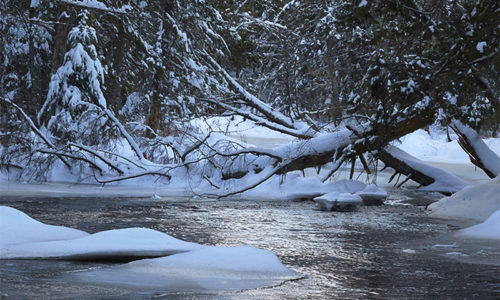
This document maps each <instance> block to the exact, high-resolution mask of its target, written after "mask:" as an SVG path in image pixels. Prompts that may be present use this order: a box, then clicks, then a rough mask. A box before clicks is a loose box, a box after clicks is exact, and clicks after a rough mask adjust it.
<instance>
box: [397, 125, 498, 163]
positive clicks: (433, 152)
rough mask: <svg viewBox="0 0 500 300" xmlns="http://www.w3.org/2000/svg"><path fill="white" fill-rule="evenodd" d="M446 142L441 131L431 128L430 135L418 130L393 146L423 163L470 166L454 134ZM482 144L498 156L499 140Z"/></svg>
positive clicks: (489, 140) (486, 141)
mask: <svg viewBox="0 0 500 300" xmlns="http://www.w3.org/2000/svg"><path fill="white" fill-rule="evenodd" d="M451 138H452V139H453V140H452V141H451V142H448V141H447V139H446V133H445V132H444V131H443V130H438V129H434V128H431V131H430V133H429V132H427V131H425V130H423V129H419V130H416V131H414V132H412V133H410V134H408V135H406V136H404V137H402V138H401V142H398V143H395V144H394V145H395V146H397V147H398V148H400V149H401V150H403V151H405V152H407V153H409V154H410V155H412V156H415V157H417V158H418V159H420V160H423V161H425V162H440V163H450V164H470V161H469V157H468V156H467V154H466V153H465V152H464V151H463V150H462V148H461V147H460V145H459V144H458V141H457V137H456V135H455V134H451ZM483 141H484V143H485V144H486V145H487V146H488V147H489V148H490V149H491V150H492V151H493V152H495V153H496V154H497V155H500V139H495V138H488V139H484V140H483Z"/></svg>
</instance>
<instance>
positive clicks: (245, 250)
mask: <svg viewBox="0 0 500 300" xmlns="http://www.w3.org/2000/svg"><path fill="white" fill-rule="evenodd" d="M0 237H1V239H0V259H84V260H98V259H110V260H130V259H133V258H146V257H160V256H166V255H170V256H166V257H160V258H156V259H143V260H138V261H134V262H132V263H128V264H125V265H118V266H114V267H110V268H104V269H99V270H95V271H90V272H80V273H76V275H72V276H76V277H77V278H78V279H79V280H83V281H91V282H97V283H108V284H118V285H126V286H143V287H161V288H168V289H179V290H184V291H185V290H186V289H196V290H198V289H203V290H207V289H208V290H220V289H231V290H238V289H248V288H257V287H264V286H271V285H276V284H280V283H281V282H283V281H284V280H290V279H295V278H299V277H300V275H299V273H296V272H294V271H291V270H289V269H288V268H286V267H285V266H284V265H283V264H282V263H281V262H280V260H279V259H278V257H277V256H276V255H275V254H274V253H272V252H271V251H268V250H263V249H257V248H254V247H250V246H240V247H216V246H204V245H200V244H196V243H190V242H185V241H181V240H178V239H176V238H173V237H171V236H169V235H167V234H165V233H162V232H159V231H155V230H152V229H147V228H126V229H117V230H107V231H101V232H98V233H95V234H88V233H86V232H83V231H80V230H76V229H71V228H67V227H62V226H52V225H46V224H43V223H40V222H38V221H36V220H34V219H32V218H30V217H29V216H27V215H26V214H24V213H23V212H21V211H19V210H16V209H14V208H11V207H7V206H0Z"/></svg>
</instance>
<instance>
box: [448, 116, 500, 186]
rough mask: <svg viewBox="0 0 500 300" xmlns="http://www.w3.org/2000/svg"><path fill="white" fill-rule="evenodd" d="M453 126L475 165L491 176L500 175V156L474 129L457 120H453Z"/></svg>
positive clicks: (463, 147) (461, 144)
mask: <svg viewBox="0 0 500 300" xmlns="http://www.w3.org/2000/svg"><path fill="white" fill-rule="evenodd" d="M451 128H452V129H453V131H455V133H456V134H457V135H458V143H459V144H460V146H461V147H462V149H464V151H465V152H466V153H467V154H468V155H469V158H470V161H471V162H472V163H473V164H474V165H476V166H477V167H479V168H481V169H482V170H483V171H484V172H485V173H486V175H488V176H489V177H490V178H494V177H496V176H498V175H500V157H498V155H497V154H496V153H495V152H493V151H492V150H491V149H490V148H489V147H488V146H487V145H486V144H485V143H484V141H483V140H482V139H481V137H480V136H479V135H478V134H477V132H476V131H475V130H474V129H472V128H470V127H469V126H467V125H464V124H462V123H461V122H459V121H457V120H454V121H453V124H452V125H451Z"/></svg>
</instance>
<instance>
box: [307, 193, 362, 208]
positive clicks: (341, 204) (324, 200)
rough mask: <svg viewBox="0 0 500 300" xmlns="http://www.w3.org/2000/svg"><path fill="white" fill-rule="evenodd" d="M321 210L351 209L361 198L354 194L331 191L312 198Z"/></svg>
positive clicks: (358, 203) (359, 202)
mask: <svg viewBox="0 0 500 300" xmlns="http://www.w3.org/2000/svg"><path fill="white" fill-rule="evenodd" d="M314 201H315V202H316V203H317V204H318V206H319V208H320V209H321V210H328V211H329V210H339V211H343V210H353V209H356V207H357V206H358V205H360V204H361V203H363V199H361V197H360V196H358V195H356V194H351V193H339V192H332V193H328V194H325V195H323V196H319V197H316V198H314Z"/></svg>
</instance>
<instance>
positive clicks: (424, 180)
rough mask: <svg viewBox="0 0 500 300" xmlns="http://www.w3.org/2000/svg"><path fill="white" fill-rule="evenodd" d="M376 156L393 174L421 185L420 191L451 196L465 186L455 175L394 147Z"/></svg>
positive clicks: (379, 152)
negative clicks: (403, 176)
mask: <svg viewBox="0 0 500 300" xmlns="http://www.w3.org/2000/svg"><path fill="white" fill-rule="evenodd" d="M376 156H377V158H379V159H380V160H381V161H382V162H383V163H384V164H385V166H387V167H391V168H393V169H394V171H395V174H403V175H405V176H407V177H408V178H409V179H411V180H413V181H415V182H418V183H420V184H421V185H423V186H424V188H422V190H426V191H432V192H441V193H445V194H451V193H455V192H457V191H459V190H461V189H463V188H464V187H466V186H467V183H465V182H464V181H462V180H461V179H460V178H458V177H456V176H455V175H452V174H450V173H448V172H446V171H444V170H441V169H439V168H436V167H433V166H431V165H429V164H426V163H424V162H423V161H421V160H419V159H418V158H416V157H413V156H411V155H410V154H408V153H406V152H404V151H403V150H401V149H399V148H397V147H394V146H387V147H385V148H384V149H382V150H379V151H378V152H377V153H376ZM393 176H394V175H393ZM403 183H404V182H403Z"/></svg>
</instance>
